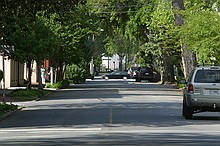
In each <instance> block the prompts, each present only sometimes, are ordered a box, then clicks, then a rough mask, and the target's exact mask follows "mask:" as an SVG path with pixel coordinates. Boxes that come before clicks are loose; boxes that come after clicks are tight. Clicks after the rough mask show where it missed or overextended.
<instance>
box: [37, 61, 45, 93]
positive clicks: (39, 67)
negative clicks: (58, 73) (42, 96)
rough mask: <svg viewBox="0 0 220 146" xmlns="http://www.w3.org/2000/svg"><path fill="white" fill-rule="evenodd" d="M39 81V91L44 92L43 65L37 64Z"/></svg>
mask: <svg viewBox="0 0 220 146" xmlns="http://www.w3.org/2000/svg"><path fill="white" fill-rule="evenodd" d="M37 79H38V89H39V90H43V88H44V87H43V84H42V78H41V63H39V62H37Z"/></svg>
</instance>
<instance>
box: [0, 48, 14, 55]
mask: <svg viewBox="0 0 220 146" xmlns="http://www.w3.org/2000/svg"><path fill="white" fill-rule="evenodd" d="M11 52H14V46H10V45H0V55H2V56H3V55H4V56H8V55H10V54H11Z"/></svg>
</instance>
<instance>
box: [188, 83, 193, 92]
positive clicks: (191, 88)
mask: <svg viewBox="0 0 220 146" xmlns="http://www.w3.org/2000/svg"><path fill="white" fill-rule="evenodd" d="M188 91H189V92H193V84H189V86H188Z"/></svg>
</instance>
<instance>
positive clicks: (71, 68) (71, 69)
mask: <svg viewBox="0 0 220 146" xmlns="http://www.w3.org/2000/svg"><path fill="white" fill-rule="evenodd" d="M85 76H86V71H85V69H84V68H80V67H79V66H77V65H75V64H72V65H68V66H67V68H66V78H67V79H68V80H71V81H72V82H73V83H82V82H85Z"/></svg>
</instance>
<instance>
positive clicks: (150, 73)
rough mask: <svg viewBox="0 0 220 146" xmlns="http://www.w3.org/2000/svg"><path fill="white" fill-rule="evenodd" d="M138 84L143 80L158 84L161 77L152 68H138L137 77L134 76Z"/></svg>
mask: <svg viewBox="0 0 220 146" xmlns="http://www.w3.org/2000/svg"><path fill="white" fill-rule="evenodd" d="M134 78H135V79H136V81H137V82H140V81H141V80H148V81H150V82H157V81H159V80H160V75H159V73H157V72H156V71H154V70H153V69H152V68H147V67H138V69H137V71H136V75H135V76H134Z"/></svg>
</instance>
